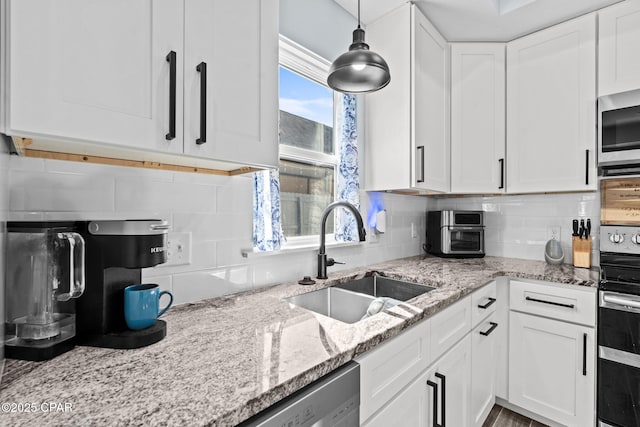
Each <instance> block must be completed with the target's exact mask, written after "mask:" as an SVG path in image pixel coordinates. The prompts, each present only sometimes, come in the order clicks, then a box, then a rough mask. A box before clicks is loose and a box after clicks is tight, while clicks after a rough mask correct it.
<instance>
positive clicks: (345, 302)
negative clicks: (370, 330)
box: [286, 276, 434, 323]
mask: <svg viewBox="0 0 640 427" xmlns="http://www.w3.org/2000/svg"><path fill="white" fill-rule="evenodd" d="M433 289H434V288H432V287H430V286H422V285H417V284H415V283H410V282H403V281H401V280H395V279H389V278H386V277H382V276H368V277H364V278H362V279H357V280H351V281H349V282H346V283H341V284H339V285H335V286H332V287H329V288H324V289H320V290H317V291H313V292H308V293H306V294H302V295H296V296H293V297H289V298H287V299H286V300H287V301H288V302H289V303H291V304H294V305H297V306H298V307H301V308H304V309H307V310H311V311H314V312H316V313H319V314H322V315H323V316H327V317H331V318H333V319H336V320H340V321H341V322H345V323H355V322H357V321H359V320H361V319H362V317H363V316H364V314H365V313H366V312H367V308H369V304H371V302H372V301H373V300H374V299H375V298H379V297H389V298H393V299H394V300H398V301H407V300H409V299H411V298H413V297H416V296H418V295H421V294H423V293H425V292H429V291H431V290H433Z"/></svg>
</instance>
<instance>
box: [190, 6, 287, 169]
mask: <svg viewBox="0 0 640 427" xmlns="http://www.w3.org/2000/svg"><path fill="white" fill-rule="evenodd" d="M184 58H185V61H184V67H185V70H184V87H185V89H184V90H185V103H184V110H185V111H184V112H185V126H184V141H185V142H184V144H185V150H184V151H185V153H187V154H190V155H194V156H198V157H208V158H214V159H225V160H227V161H232V162H236V163H243V162H246V161H247V159H250V160H251V163H254V164H259V165H277V164H278V150H277V147H276V148H275V149H274V146H273V141H274V140H275V141H277V132H278V129H277V128H278V84H277V81H278V80H277V78H278V76H277V73H278V0H261V1H259V2H256V1H251V2H238V1H230V0H186V1H185V48H184ZM201 64H204V65H201ZM199 69H200V71H198V70H199ZM205 70H206V71H205ZM205 74H206V75H205ZM203 88H206V91H205V92H204V93H203V92H202V91H203ZM203 98H204V99H203ZM202 102H204V105H205V106H206V108H205V109H204V110H203V109H202V105H201V103H202ZM203 135H205V140H206V141H202V136H203Z"/></svg>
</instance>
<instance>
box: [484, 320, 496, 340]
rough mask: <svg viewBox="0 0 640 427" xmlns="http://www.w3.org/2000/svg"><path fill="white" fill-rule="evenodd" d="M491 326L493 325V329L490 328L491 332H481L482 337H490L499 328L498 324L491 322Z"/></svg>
mask: <svg viewBox="0 0 640 427" xmlns="http://www.w3.org/2000/svg"><path fill="white" fill-rule="evenodd" d="M489 324H490V325H491V327H490V328H489V330H488V331H486V332H482V331H480V335H484V336H485V337H488V336H489V334H491V332H493V331H494V330H495V329H496V328H497V327H498V324H497V323H495V322H489Z"/></svg>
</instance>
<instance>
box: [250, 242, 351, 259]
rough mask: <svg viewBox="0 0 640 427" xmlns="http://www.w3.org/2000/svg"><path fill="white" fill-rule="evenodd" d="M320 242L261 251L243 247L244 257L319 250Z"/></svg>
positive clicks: (340, 244)
mask: <svg viewBox="0 0 640 427" xmlns="http://www.w3.org/2000/svg"><path fill="white" fill-rule="evenodd" d="M363 243H364V242H336V241H333V242H327V243H326V244H325V246H326V247H327V248H342V247H349V246H359V245H361V244H363ZM318 247H319V244H318V243H303V244H289V245H286V246H285V247H283V248H280V249H279V250H277V251H259V250H256V249H253V248H251V249H242V251H241V253H242V257H243V258H254V257H263V256H272V255H283V254H292V253H297V252H307V251H318Z"/></svg>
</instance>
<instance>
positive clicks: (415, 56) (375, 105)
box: [365, 3, 450, 192]
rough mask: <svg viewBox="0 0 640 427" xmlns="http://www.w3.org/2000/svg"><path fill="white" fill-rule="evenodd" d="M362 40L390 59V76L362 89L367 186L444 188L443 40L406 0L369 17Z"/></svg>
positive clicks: (446, 97)
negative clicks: (377, 87)
mask: <svg viewBox="0 0 640 427" xmlns="http://www.w3.org/2000/svg"><path fill="white" fill-rule="evenodd" d="M407 27H409V28H410V31H405V30H404V29H405V28H407ZM367 42H368V43H369V45H370V46H371V49H373V50H374V51H376V52H378V53H379V54H380V55H382V57H383V58H385V60H386V61H387V63H388V64H389V68H390V71H391V82H390V83H389V85H388V86H387V87H386V88H384V89H382V90H380V91H378V92H375V93H371V94H368V95H366V140H365V146H366V150H365V155H366V164H367V167H366V178H365V186H366V188H367V189H368V190H405V189H414V190H431V191H440V192H448V191H449V189H450V185H449V175H450V173H449V162H450V145H449V117H450V114H449V102H450V100H449V60H450V58H449V47H448V44H447V42H446V40H444V38H443V37H442V36H441V35H440V34H439V33H438V31H437V30H436V29H435V27H433V25H431V23H430V22H429V21H428V20H427V19H426V18H425V17H424V15H422V13H421V12H420V11H419V10H418V9H417V8H416V6H415V5H413V4H410V3H406V4H405V5H403V6H401V7H399V8H397V9H395V10H394V11H392V12H390V13H388V14H387V15H384V16H383V17H381V18H379V19H378V20H376V21H374V22H373V23H371V24H370V25H369V26H368V27H367Z"/></svg>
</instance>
